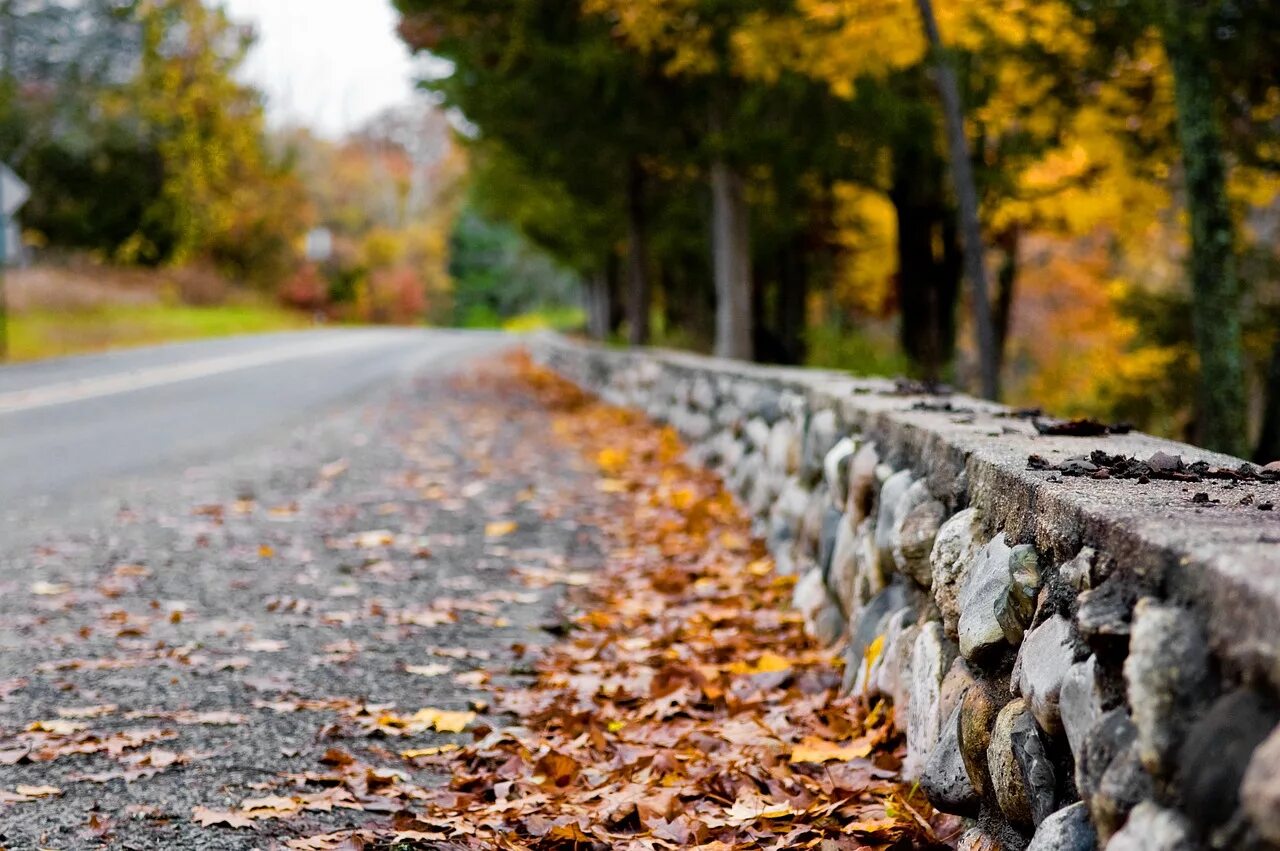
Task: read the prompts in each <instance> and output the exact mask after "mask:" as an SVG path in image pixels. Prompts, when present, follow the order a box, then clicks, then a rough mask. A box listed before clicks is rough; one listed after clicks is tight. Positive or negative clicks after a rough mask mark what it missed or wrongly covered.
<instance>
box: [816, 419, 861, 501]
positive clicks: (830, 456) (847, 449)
mask: <svg viewBox="0 0 1280 851" xmlns="http://www.w3.org/2000/svg"><path fill="white" fill-rule="evenodd" d="M857 449H858V444H856V443H854V441H853V439H852V438H849V437H842V438H840V440H838V441H837V442H836V445H835V446H833V447H831V451H830V452H828V453H827V456H826V457H825V458H824V459H823V460H822V476H823V478H824V479H825V480H826V482H827V490H828V492H830V494H831V502H832V504H833V505H835V507H836V508H839V509H840V510H841V511H844V510H845V507H846V505H847V504H848V502H849V466H850V462H851V461H852V460H853V453H854V452H856V451H857Z"/></svg>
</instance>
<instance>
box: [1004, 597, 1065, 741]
mask: <svg viewBox="0 0 1280 851" xmlns="http://www.w3.org/2000/svg"><path fill="white" fill-rule="evenodd" d="M1076 647H1077V644H1076V640H1075V636H1074V631H1073V629H1072V627H1071V622H1070V621H1068V620H1067V619H1066V618H1064V617H1062V616H1061V615H1054V616H1053V617H1051V618H1049V619H1048V620H1046V621H1045V622H1044V623H1042V624H1040V626H1038V627H1036V628H1035V629H1033V630H1031V632H1029V633H1027V638H1026V641H1024V642H1023V644H1022V647H1021V648H1019V650H1018V692H1019V693H1020V694H1021V695H1022V697H1023V698H1025V699H1026V701H1027V706H1028V708H1030V710H1031V714H1032V715H1034V716H1035V719H1036V721H1037V722H1038V723H1039V724H1040V726H1041V727H1042V728H1043V729H1044V731H1045V732H1046V733H1049V734H1051V735H1054V734H1057V733H1060V732H1062V716H1061V713H1060V709H1059V705H1058V704H1059V695H1060V693H1061V690H1062V682H1063V679H1064V678H1065V677H1066V674H1067V670H1068V669H1069V668H1070V667H1071V664H1072V663H1073V662H1074V661H1075V659H1076Z"/></svg>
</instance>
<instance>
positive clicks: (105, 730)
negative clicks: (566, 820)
mask: <svg viewBox="0 0 1280 851" xmlns="http://www.w3.org/2000/svg"><path fill="white" fill-rule="evenodd" d="M505 339H506V338H503V337H501V336H497V335H488V336H481V337H475V336H464V335H449V334H436V333H427V332H421V333H418V332H377V333H374V334H372V335H369V334H366V333H364V332H342V333H339V334H321V335H303V336H300V337H296V338H295V337H283V338H275V339H274V340H270V339H260V340H254V341H247V340H246V341H227V342H224V343H219V344H209V346H202V347H194V348H191V347H181V348H170V349H166V350H160V351H152V352H151V353H145V352H135V353H129V355H128V356H125V355H119V356H112V357H111V358H109V359H106V364H107V365H105V366H104V364H103V362H102V359H96V358H95V359H89V360H84V361H82V362H80V363H79V364H75V363H71V362H65V363H61V364H48V365H44V366H42V367H37V368H32V369H33V370H34V372H35V373H39V372H42V371H43V372H44V377H43V380H40V381H36V380H34V375H33V373H31V372H28V379H29V380H28V381H27V382H26V383H23V382H21V381H20V379H21V375H18V374H17V373H15V372H6V373H5V374H4V380H5V381H6V382H9V386H7V387H6V388H5V389H4V390H2V391H0V393H4V394H6V395H4V396H3V397H2V398H0V404H3V405H8V406H9V408H8V411H9V412H8V413H3V414H0V429H3V430H4V438H3V440H2V441H0V443H2V444H3V446H4V453H5V454H4V456H3V457H4V459H5V463H12V464H18V465H20V466H21V468H22V470H23V471H24V475H25V476H26V477H27V481H28V482H31V483H32V484H31V485H30V487H32V488H37V487H38V488H44V489H46V491H48V492H53V491H56V490H57V489H58V488H62V489H63V491H70V492H71V493H70V495H67V494H64V495H63V496H61V497H57V498H56V499H59V500H64V501H65V503H63V502H59V503H56V504H55V503H53V502H50V503H48V504H46V505H44V506H42V507H41V506H35V507H34V508H33V509H32V510H33V511H34V512H35V514H36V515H37V516H38V518H37V519H38V522H32V523H20V524H19V525H16V526H14V525H11V526H10V527H9V529H8V531H6V529H5V527H4V525H3V523H2V522H0V848H8V849H14V851H16V849H23V851H26V849H38V848H47V849H58V851H71V849H76V851H80V849H86V851H92V850H93V849H109V851H173V850H174V849H201V851H250V849H261V850H262V851H273V850H274V849H279V851H284V843H285V842H286V841H287V840H290V839H295V838H300V837H306V836H312V835H314V834H319V833H327V832H329V831H331V830H337V829H343V828H349V827H357V826H362V825H368V826H376V827H387V826H389V824H390V823H391V819H392V815H391V814H392V813H393V812H395V811H398V810H400V809H401V808H404V807H409V806H413V807H418V806H420V801H421V797H422V796H423V795H424V794H426V790H427V789H430V788H433V787H435V786H438V785H439V784H440V783H441V781H442V780H443V775H442V773H441V768H440V766H439V765H437V764H436V763H434V762H433V761H432V760H431V759H430V757H429V756H428V757H413V756H404V755H403V753H402V752H404V751H409V752H415V751H416V752H419V753H423V752H426V751H427V750H429V749H431V748H438V747H442V746H444V745H445V744H453V743H456V742H462V741H467V740H469V739H470V734H469V733H462V734H456V733H452V732H449V731H450V730H454V729H457V727H458V726H460V725H461V724H462V723H463V722H464V721H465V722H466V723H468V724H470V725H471V726H472V727H473V728H478V727H482V726H485V725H492V724H494V723H496V719H495V718H493V717H484V716H481V717H476V718H474V719H472V716H471V715H470V712H471V711H472V710H475V711H477V712H480V711H483V708H484V707H485V706H486V705H488V703H489V702H490V701H491V695H489V694H488V693H487V692H486V691H485V690H484V689H483V688H481V684H482V683H483V682H486V681H487V682H491V683H493V684H495V685H498V686H504V687H510V686H511V685H513V684H515V683H517V682H523V679H522V678H523V677H524V676H526V675H527V674H528V672H529V671H530V670H531V666H532V665H533V663H534V660H533V655H534V654H535V653H536V652H537V651H536V649H535V648H537V647H538V646H540V645H543V644H545V643H546V642H548V641H550V640H551V638H552V636H551V634H550V633H549V632H548V631H547V630H545V629H543V628H542V627H543V625H544V624H548V623H551V624H556V625H557V627H559V626H560V625H562V623H563V616H562V615H561V614H560V613H559V612H558V610H557V608H556V607H557V605H558V602H559V600H560V597H561V589H562V588H563V587H564V585H565V584H570V583H572V584H580V582H581V579H580V577H582V576H584V575H585V572H586V571H589V570H591V569H594V568H595V567H596V566H598V565H599V563H600V561H601V559H602V557H603V552H604V547H605V543H606V542H605V541H604V539H603V537H602V535H601V533H600V530H598V529H596V528H595V523H594V520H593V518H594V517H596V516H599V515H601V514H604V513H607V512H609V511H616V510H617V507H616V505H617V503H615V502H614V500H617V499H619V498H620V497H619V496H618V495H616V494H609V493H605V492H603V491H601V490H600V489H599V488H598V487H597V484H598V481H599V473H598V468H597V466H596V464H595V462H594V460H593V459H592V458H590V457H588V456H587V455H585V454H583V453H581V452H577V451H575V448H574V447H573V446H571V445H568V444H567V443H566V441H565V439H564V438H562V437H558V436H557V434H556V432H555V430H554V429H553V428H551V427H550V426H551V416H549V415H548V411H547V409H546V407H545V405H544V403H543V401H541V399H540V397H538V396H537V395H535V394H533V393H531V392H530V391H529V389H528V385H526V384H524V383H522V382H521V380H520V373H519V372H517V371H514V370H513V369H512V366H511V364H510V363H509V362H506V361H502V360H500V359H486V358H483V357H477V358H476V359H475V361H478V362H482V363H483V364H484V365H483V366H477V365H476V363H474V362H473V360H472V358H471V355H472V354H473V353H474V354H477V355H478V354H480V353H482V352H484V351H486V350H490V349H492V348H494V347H498V346H501V345H503V344H504V342H505ZM317 341H319V342H317ZM320 343H323V346H322V347H321V348H322V349H323V347H324V346H328V347H330V348H328V349H324V350H312V348H309V347H311V346H313V345H320ZM228 358H237V359H238V360H227V359H228ZM169 367H173V369H168V368H169ZM162 368H163V369H167V370H168V371H164V372H157V371H156V370H158V369H162ZM455 368H456V369H455ZM23 371H26V370H23ZM122 373H127V374H128V375H130V376H132V377H131V378H129V379H128V380H126V379H124V378H121V377H120V376H121V374H122ZM15 375H16V376H17V377H15ZM409 375H411V376H412V378H411V379H409V380H400V378H401V377H402V376H405V377H406V378H407V377H408V376H409ZM90 377H91V380H90V381H88V382H86V383H75V384H69V383H68V382H77V381H78V380H79V379H80V378H90ZM143 385H147V386H145V387H144V386H143ZM19 386H21V387H22V388H23V389H22V393H24V394H25V395H23V396H21V397H19V396H17V395H12V394H15V393H17V392H18V390H17V388H18V387H19ZM129 387H131V388H132V389H126V388H129ZM104 388H106V390H110V391H112V392H110V393H109V394H105V391H104ZM95 394H101V395H95ZM20 423H21V424H23V428H22V429H20V430H19V429H17V428H16V426H17V425H18V424H20ZM95 427H96V428H95ZM132 431H138V432H140V435H138V436H134V435H133V434H132ZM99 434H101V437H98V435H99ZM55 435H65V437H55ZM62 441H65V442H66V444H67V446H68V447H69V448H67V449H65V450H64V449H63V448H62ZM197 444H198V445H197ZM24 447H25V448H27V449H29V450H31V451H41V452H44V453H47V454H48V456H49V457H48V460H47V463H46V464H45V465H44V466H46V467H48V468H50V469H48V470H45V469H41V466H42V465H40V464H38V463H29V462H28V461H27V460H26V459H25V458H24V457H23V456H22V450H23V448H24ZM95 447H96V450H97V451H96V452H95ZM98 455H100V456H101V457H95V456H98ZM64 456H65V457H64ZM549 458H550V459H555V463H547V459H549ZM0 475H2V473H0ZM90 478H93V479H94V481H96V482H97V484H96V485H95V486H96V487H99V488H101V489H104V490H105V491H106V492H108V494H109V495H107V496H104V497H102V498H99V499H98V500H97V503H96V504H95V505H94V506H92V507H90V508H86V509H84V510H81V511H79V512H78V514H76V515H73V514H72V513H70V512H69V511H68V509H67V508H66V505H69V504H71V503H73V502H75V503H82V502H83V500H84V496H83V494H81V491H84V490H86V489H89V488H90V486H89V485H88V484H85V483H84V482H85V481H87V480H88V479H90ZM5 487H6V493H7V494H12V493H13V485H12V484H9V483H6V484H5ZM45 498H46V499H49V500H53V499H55V498H54V497H45ZM121 502H124V503H126V504H127V506H128V511H118V510H114V509H113V507H112V506H113V503H114V506H115V507H116V508H118V507H119V505H120V503H121ZM35 508H39V510H38V511H35ZM423 710H426V711H427V712H428V713H439V712H441V711H443V712H445V713H448V714H449V717H450V718H451V719H452V720H450V721H448V722H447V723H446V724H444V725H443V726H441V724H439V723H435V722H432V721H430V718H432V717H434V715H432V714H425V715H424V714H423V712H422V711H423ZM423 718H427V719H428V720H426V721H423V720H422V719H423ZM415 719H416V720H415ZM459 719H462V720H461V721H460V720H459ZM504 723H505V720H504ZM322 775H323V776H322ZM307 778H310V780H308V779H307ZM312 780H314V781H315V782H314V783H313V782H311V781H312ZM33 788H34V789H35V790H36V791H35V794H28V793H26V792H21V791H19V790H21V789H28V791H30V790H31V789H33ZM55 790H56V791H55ZM295 794H297V795H306V796H308V797H306V798H301V797H300V798H299V799H298V800H299V802H302V801H306V802H308V803H307V804H306V806H307V807H308V809H306V811H305V812H304V811H294V809H293V807H292V804H290V803H289V802H290V801H291V800H292V797H291V796H293V795H295ZM334 795H337V796H338V798H337V799H335V798H334V797H333V796H334ZM264 796H266V800H268V801H275V802H276V803H277V804H279V803H280V802H281V801H282V800H283V801H284V802H285V804H286V805H287V806H286V807H285V809H284V810H273V813H274V815H273V817H271V818H266V819H262V820H260V821H255V822H254V823H253V825H251V826H246V825H244V824H243V823H242V821H243V820H242V819H241V820H240V822H232V823H228V822H227V821H226V820H225V819H224V818H222V817H219V816H218V815H217V812H221V811H225V810H227V809H228V808H232V807H239V806H240V805H241V804H242V802H244V801H246V800H254V801H260V800H262V799H264ZM281 796H284V797H283V798H282V797H281ZM215 811H216V812H215ZM275 816H279V817H275ZM237 824H238V825H239V826H236V825H237ZM308 847H318V846H315V845H309V846H308ZM397 847H399V846H397Z"/></svg>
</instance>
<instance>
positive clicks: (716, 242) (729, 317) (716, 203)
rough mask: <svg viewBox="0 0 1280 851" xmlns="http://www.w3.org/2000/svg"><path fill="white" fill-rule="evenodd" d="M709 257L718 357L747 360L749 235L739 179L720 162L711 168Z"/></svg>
mask: <svg viewBox="0 0 1280 851" xmlns="http://www.w3.org/2000/svg"><path fill="white" fill-rule="evenodd" d="M711 256H712V265H713V266H714V277H715V282H716V343H715V353H716V355H717V356H719V357H724V358H739V359H741V360H750V359H751V356H752V345H751V343H752V340H751V334H752V330H751V232H750V223H749V221H748V213H747V202H746V198H745V197H744V194H743V186H742V178H741V177H740V176H738V174H737V173H735V172H734V171H733V170H732V169H731V168H729V166H728V164H727V163H725V161H724V160H723V159H720V158H717V159H716V161H715V162H714V163H712V165H711Z"/></svg>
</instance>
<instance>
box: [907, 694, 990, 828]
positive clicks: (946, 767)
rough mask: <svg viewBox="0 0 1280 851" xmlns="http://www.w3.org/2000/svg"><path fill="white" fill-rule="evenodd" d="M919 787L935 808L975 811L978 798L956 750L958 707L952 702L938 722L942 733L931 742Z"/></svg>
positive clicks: (966, 813)
mask: <svg viewBox="0 0 1280 851" xmlns="http://www.w3.org/2000/svg"><path fill="white" fill-rule="evenodd" d="M920 788H921V789H923V790H924V794H925V797H927V798H928V799H929V803H930V804H932V805H933V807H934V808H935V809H937V810H940V811H941V812H944V813H954V814H955V815H961V816H974V815H977V811H978V806H979V804H980V803H981V802H982V799H981V798H980V797H979V796H978V791H977V790H976V789H974V788H973V782H972V781H971V780H970V779H969V772H968V769H966V768H965V764H964V757H963V755H962V754H961V753H960V707H959V706H956V707H955V709H953V710H952V712H951V714H950V715H949V716H947V720H946V723H945V724H943V726H942V736H941V738H940V739H939V740H938V741H937V742H936V743H935V744H934V747H933V749H932V750H931V752H930V753H929V758H928V761H927V762H926V763H925V766H924V771H923V773H922V774H921V776H920Z"/></svg>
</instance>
